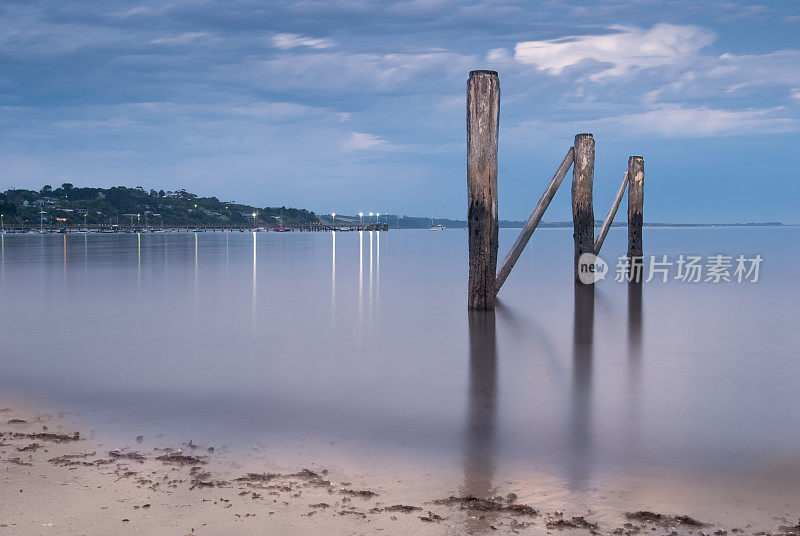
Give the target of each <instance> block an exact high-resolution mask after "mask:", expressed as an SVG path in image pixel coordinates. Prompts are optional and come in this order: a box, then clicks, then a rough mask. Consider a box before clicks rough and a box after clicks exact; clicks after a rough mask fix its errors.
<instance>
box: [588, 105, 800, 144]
mask: <svg viewBox="0 0 800 536" xmlns="http://www.w3.org/2000/svg"><path fill="white" fill-rule="evenodd" d="M593 123H594V124H596V125H598V126H606V127H612V128H620V129H625V130H626V131H628V132H637V133H639V134H653V135H657V136H662V137H669V138H706V137H722V136H740V135H747V134H750V135H753V134H775V133H781V132H794V131H797V130H800V121H798V120H797V119H794V118H789V117H786V116H785V110H784V109H783V108H782V107H776V108H766V109H747V110H724V109H718V108H709V107H705V106H701V107H688V106H682V105H662V106H659V107H657V108H655V109H653V110H648V111H645V112H639V113H630V114H626V115H621V116H619V117H612V118H604V119H600V120H597V121H594V122H593Z"/></svg>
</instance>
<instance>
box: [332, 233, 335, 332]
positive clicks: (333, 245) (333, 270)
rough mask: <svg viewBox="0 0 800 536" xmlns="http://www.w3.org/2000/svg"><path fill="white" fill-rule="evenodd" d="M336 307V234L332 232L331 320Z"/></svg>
mask: <svg viewBox="0 0 800 536" xmlns="http://www.w3.org/2000/svg"><path fill="white" fill-rule="evenodd" d="M335 305H336V232H335V231H331V318H333V312H334V309H335V307H334V306H335Z"/></svg>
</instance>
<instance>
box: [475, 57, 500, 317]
mask: <svg viewBox="0 0 800 536" xmlns="http://www.w3.org/2000/svg"><path fill="white" fill-rule="evenodd" d="M499 122H500V80H499V78H498V76H497V72H496V71H472V72H470V73H469V80H468V81H467V194H468V210H467V222H468V227H469V284H468V307H469V308H470V309H492V308H494V299H495V270H496V269H497V228H498V223H497V134H498V129H499V126H500V125H499Z"/></svg>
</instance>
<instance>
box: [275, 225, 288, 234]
mask: <svg viewBox="0 0 800 536" xmlns="http://www.w3.org/2000/svg"><path fill="white" fill-rule="evenodd" d="M287 231H291V229H289V228H288V227H283V226H279V227H275V232H276V233H285V232H287Z"/></svg>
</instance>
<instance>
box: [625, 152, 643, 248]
mask: <svg viewBox="0 0 800 536" xmlns="http://www.w3.org/2000/svg"><path fill="white" fill-rule="evenodd" d="M643 211H644V158H642V157H641V156H631V157H630V158H628V257H641V256H642V255H644V253H643V252H642V251H643V250H642V221H643V217H644V216H643Z"/></svg>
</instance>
